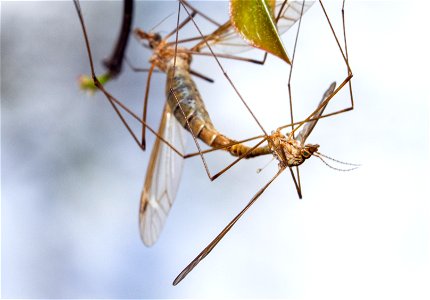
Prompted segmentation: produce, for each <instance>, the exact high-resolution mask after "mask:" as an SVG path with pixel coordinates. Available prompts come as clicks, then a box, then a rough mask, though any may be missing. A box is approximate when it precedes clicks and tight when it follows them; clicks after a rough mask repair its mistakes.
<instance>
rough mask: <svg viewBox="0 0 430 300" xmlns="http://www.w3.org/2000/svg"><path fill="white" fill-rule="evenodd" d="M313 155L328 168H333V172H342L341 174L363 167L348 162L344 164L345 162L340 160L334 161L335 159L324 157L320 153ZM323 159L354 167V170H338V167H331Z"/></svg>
mask: <svg viewBox="0 0 430 300" xmlns="http://www.w3.org/2000/svg"><path fill="white" fill-rule="evenodd" d="M312 155H314V156H316V157H318V158H319V159H320V160H321V161H322V162H323V163H324V164H325V165H326V166H327V167H329V168H331V169H333V170H336V171H341V172H348V171H352V170H355V169H357V168H358V167H360V166H361V165H359V164H353V163H348V162H343V161H340V160H337V159H334V158H332V157H330V156H327V155H324V154H322V153H320V152H314V153H313V154H312ZM323 157H324V158H327V159H329V160H331V161H334V162H337V163H339V164H342V165H347V166H353V167H352V168H349V169H340V168H336V167H333V166H332V165H330V164H329V163H328V162H326V161H325V160H324V159H323Z"/></svg>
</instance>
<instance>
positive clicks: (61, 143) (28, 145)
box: [1, 1, 430, 299]
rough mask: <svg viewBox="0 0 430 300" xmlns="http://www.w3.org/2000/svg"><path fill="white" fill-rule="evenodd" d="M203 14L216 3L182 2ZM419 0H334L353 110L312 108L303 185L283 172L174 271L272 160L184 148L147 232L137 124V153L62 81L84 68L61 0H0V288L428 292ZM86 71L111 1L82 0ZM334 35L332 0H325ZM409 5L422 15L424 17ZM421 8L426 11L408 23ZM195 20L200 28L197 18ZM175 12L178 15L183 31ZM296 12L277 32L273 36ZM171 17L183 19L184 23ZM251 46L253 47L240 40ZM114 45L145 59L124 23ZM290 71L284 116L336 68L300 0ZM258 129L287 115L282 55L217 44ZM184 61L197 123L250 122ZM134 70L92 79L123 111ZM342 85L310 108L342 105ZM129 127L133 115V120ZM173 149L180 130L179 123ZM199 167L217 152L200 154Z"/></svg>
mask: <svg viewBox="0 0 430 300" xmlns="http://www.w3.org/2000/svg"><path fill="white" fill-rule="evenodd" d="M193 4H195V5H196V6H197V7H199V8H201V9H202V11H205V12H207V13H208V14H210V15H211V16H212V17H214V18H215V19H216V20H217V21H219V22H223V21H225V20H226V19H227V17H228V15H227V11H228V3H227V2H225V1H224V2H221V1H218V2H205V3H195V2H193ZM428 8H429V7H428V4H427V3H426V2H424V1H422V2H420V1H403V2H402V1H347V3H346V10H345V13H346V25H347V28H346V29H347V35H348V50H349V56H350V65H351V68H352V71H353V73H354V78H353V81H352V82H353V92H354V100H355V109H354V110H353V111H352V112H348V113H344V114H341V115H338V116H335V117H331V118H328V119H324V120H322V121H320V122H319V123H318V125H317V126H316V129H315V130H314V132H313V133H312V135H311V136H310V138H309V139H308V142H310V143H318V144H320V145H321V147H320V151H321V152H322V153H324V154H327V155H329V156H331V157H334V158H336V159H339V160H342V161H347V162H352V163H361V164H362V166H361V167H360V168H359V169H357V170H354V171H351V172H337V171H334V170H332V169H330V168H328V167H326V166H325V165H324V164H322V163H321V161H319V160H317V159H315V158H313V159H310V160H309V161H307V162H306V163H305V164H304V165H303V167H301V172H300V175H301V179H302V189H303V199H302V200H299V199H298V197H297V194H296V192H295V189H294V186H293V182H292V180H291V177H290V175H289V174H288V173H289V172H284V174H283V175H282V176H280V177H279V178H278V179H277V180H276V181H275V182H274V183H273V184H272V186H270V187H269V189H268V190H267V191H266V192H265V193H264V194H263V195H262V196H261V199H259V201H257V203H255V205H254V206H253V207H252V208H251V209H250V210H249V211H248V212H247V213H246V214H245V215H244V216H243V218H242V219H241V220H240V221H239V222H238V223H237V224H236V226H235V227H234V228H233V229H232V231H231V232H230V233H229V234H228V235H227V236H226V237H225V238H224V240H223V241H222V242H220V244H219V245H218V246H217V247H216V248H215V250H214V251H213V252H212V253H211V255H209V256H208V257H207V258H206V259H205V261H203V262H202V263H201V264H200V265H199V266H198V267H197V268H196V269H195V270H194V271H193V272H192V273H191V274H190V275H189V276H188V277H187V278H186V279H185V280H184V281H183V282H182V283H180V284H179V285H178V286H176V287H173V286H172V285H171V282H172V281H173V279H174V278H175V277H176V275H177V274H178V273H179V272H180V271H181V270H182V268H183V267H185V266H186V265H187V264H188V263H189V262H190V261H191V260H192V259H193V258H194V257H195V256H196V255H197V254H198V253H199V252H200V251H201V250H202V249H203V248H204V247H205V246H206V245H207V244H208V243H209V242H210V241H211V240H212V238H214V237H215V236H216V234H218V232H219V231H221V229H222V228H224V226H225V225H226V224H227V223H228V222H229V221H230V220H231V219H232V218H233V217H234V216H235V215H236V214H237V213H238V212H239V211H240V209H242V207H244V206H245V205H246V203H247V202H248V201H249V199H250V198H251V197H252V196H253V195H254V194H255V192H256V191H257V190H258V189H259V188H260V187H261V186H263V185H264V184H265V183H266V182H267V181H268V180H269V178H271V176H273V174H274V173H275V172H276V170H277V164H276V162H271V163H270V165H269V166H268V167H267V168H265V169H264V171H263V172H261V173H260V174H257V173H256V170H257V169H258V168H261V167H263V166H264V165H265V164H267V163H268V162H269V161H270V158H268V157H263V158H258V159H252V160H247V161H243V162H241V163H239V164H238V165H237V166H235V167H234V168H232V169H231V170H230V171H229V172H227V173H226V174H225V175H223V176H221V177H220V178H219V179H217V180H216V181H214V182H210V181H209V180H208V178H207V177H206V173H205V171H204V168H203V165H202V162H201V160H199V159H198V158H193V159H187V160H186V161H185V167H184V172H183V176H182V180H181V184H180V187H179V191H178V194H177V197H176V202H175V205H174V206H173V208H172V210H171V213H170V215H169V218H168V220H167V222H166V225H165V228H164V230H163V232H162V234H161V236H160V239H159V241H158V242H157V243H156V244H155V245H154V246H153V247H151V248H146V247H145V246H144V245H143V243H142V242H141V240H140V237H139V232H138V222H137V220H138V218H137V217H138V207H139V197H140V192H141V188H142V185H143V180H144V176H145V170H146V165H147V163H148V157H149V154H150V149H151V145H152V143H153V141H154V138H153V136H151V135H150V134H148V135H149V136H148V141H149V142H148V151H146V152H142V151H140V149H139V148H138V147H137V146H136V144H135V143H134V141H133V140H132V139H131V137H130V136H129V135H128V133H127V131H126V130H125V129H124V127H123V126H122V124H121V123H120V121H119V119H118V118H117V117H116V115H115V114H114V112H113V110H112V108H111V107H110V105H109V104H108V102H107V101H106V99H105V98H104V97H103V96H102V95H101V94H100V93H96V94H95V95H93V96H90V95H87V94H86V93H84V92H82V91H81V90H79V88H78V85H77V78H78V76H79V75H81V74H88V73H89V71H90V69H89V63H88V57H87V54H86V50H85V46H84V40H83V36H82V31H81V28H80V25H79V23H78V18H77V15H76V12H75V9H74V6H73V3H72V2H65V1H56V2H52V1H49V2H43V1H35V2H1V293H2V297H4V298H181V297H184V298H185V297H282V298H287V299H326V298H327V299H328V298H330V299H345V298H347V299H363V298H367V299H369V298H370V299H372V298H391V299H397V298H403V299H404V298H410V299H428V298H429V297H430V291H429V288H428V282H429V281H430V257H429V253H430V247H429V242H430V224H429V223H430V221H429V220H430V218H429V217H430V205H429V202H428V199H429V195H430V193H429V186H428V172H429V166H430V164H429V158H430V157H429V153H430V152H429V100H430V99H429V98H430V97H429V91H428V84H427V80H426V79H427V77H428V74H427V73H428V70H429V67H430V66H429V59H428V53H430V52H429V50H430V49H429V45H428V41H427V40H426V38H425V36H427V35H426V34H425V30H424V28H428V25H429V24H428V21H427V20H428V17H427V15H426V12H427V11H428ZM82 10H83V12H84V17H85V21H86V23H87V29H88V33H89V37H90V41H91V46H92V50H93V56H94V61H95V64H96V67H97V72H98V73H101V72H102V71H103V67H102V66H101V60H102V59H103V58H106V57H107V56H108V55H109V54H110V52H111V49H112V47H113V43H114V41H115V40H116V36H117V33H118V30H119V25H120V22H121V12H122V3H121V2H119V1H110V2H102V1H100V2H86V1H85V2H83V3H82ZM327 10H328V13H329V15H330V17H331V19H332V21H333V25H334V27H335V30H336V32H337V34H338V35H339V36H340V37H341V34H342V32H341V19H340V16H341V3H340V1H330V3H327ZM176 12H177V3H176V2H173V1H160V2H150V1H139V2H138V5H137V7H136V11H135V19H134V27H140V28H143V29H146V30H149V29H150V28H152V27H154V26H155V25H157V24H158V23H159V22H160V21H161V20H162V19H163V18H165V17H167V16H169V15H170V14H172V15H171V16H170V17H169V18H168V19H167V20H166V21H165V22H163V23H162V24H161V25H159V26H157V28H156V30H157V31H159V32H160V33H161V34H162V35H163V34H166V33H168V32H169V31H170V30H171V29H172V28H173V27H174V24H175V21H176V20H175V18H176ZM426 21H427V22H426ZM426 24H427V25H426ZM199 25H200V26H201V27H202V30H205V32H210V31H211V30H213V29H214V28H213V27H211V25H210V24H208V23H207V22H204V20H201V19H199ZM193 30H194V29H193V28H192V26H190V27H189V28H187V29H185V31H184V32H187V31H188V32H189V34H190V35H193V34H194V35H196V34H195V30H194V31H193ZM296 30H297V27H296V26H295V27H293V28H292V29H291V30H290V31H291V32H292V33H293V34H289V33H287V34H285V35H284V36H283V38H284V39H285V45H286V47H287V50H288V51H289V53H291V52H292V50H291V49H292V45H293V41H294V38H295V32H296ZM184 34H185V33H184ZM244 55H245V56H247V57H253V58H261V52H259V51H258V50H253V51H249V52H246V53H244ZM127 56H128V57H129V58H130V60H131V61H132V62H133V64H134V65H135V66H139V67H147V66H148V63H147V61H148V58H149V56H150V53H149V51H148V50H147V49H144V48H142V46H140V45H139V44H138V43H137V42H136V41H135V40H132V41H131V42H130V44H129V47H128V50H127ZM295 59H296V61H295V65H294V72H293V76H292V95H293V104H294V115H295V118H296V119H297V120H299V119H303V118H305V117H306V116H307V114H309V113H310V112H312V111H313V110H314V109H315V108H316V105H317V103H318V102H319V101H320V98H321V96H322V94H323V92H324V91H325V90H326V89H327V87H328V86H329V84H330V83H331V82H332V81H334V80H336V81H337V82H338V83H339V82H341V81H342V80H343V79H344V78H345V77H346V67H345V64H344V62H343V61H342V59H341V56H340V52H339V50H338V49H337V48H336V44H335V41H334V39H333V37H332V36H331V34H330V31H329V27H328V25H327V22H326V21H325V19H324V16H323V13H322V10H321V6H320V5H319V4H318V3H317V4H315V5H313V7H312V8H311V9H310V10H309V11H308V12H307V13H306V16H305V17H304V19H303V22H302V28H301V31H300V37H299V44H298V49H297V53H296V58H295ZM222 64H223V67H224V68H225V69H226V71H227V73H228V74H229V76H230V77H231V78H232V81H233V82H234V83H235V85H236V87H237V88H238V90H239V91H240V93H241V94H242V95H243V97H244V98H245V99H246V101H247V103H248V104H249V106H250V107H251V108H252V110H253V111H254V113H255V114H256V116H257V118H258V119H259V120H260V122H261V123H262V124H263V126H264V127H265V129H266V130H267V131H268V132H270V131H271V130H274V129H276V127H277V126H280V125H282V124H286V123H288V122H289V105H288V97H287V95H288V90H287V80H288V74H289V73H288V72H289V66H287V65H286V64H285V63H284V62H282V61H281V60H279V59H278V58H275V57H269V59H268V61H267V63H266V65H265V66H264V67H262V66H257V65H253V64H248V63H244V62H236V61H231V60H222ZM192 66H193V68H194V69H196V70H198V71H199V72H201V73H203V74H205V75H208V76H210V77H212V78H213V79H214V80H215V83H213V84H210V83H207V82H204V81H202V80H200V79H198V78H197V79H196V84H197V86H198V87H199V89H200V92H201V94H202V96H203V98H204V100H205V103H206V105H207V108H208V111H209V112H210V113H211V116H212V118H213V122H214V124H215V126H216V127H217V128H218V129H219V130H220V131H221V132H223V133H225V134H226V135H228V136H230V137H232V138H235V139H241V138H246V137H250V136H254V135H258V134H261V131H260V130H259V128H258V127H257V126H256V124H255V122H254V121H253V120H252V118H251V117H250V115H249V113H248V112H246V110H245V109H244V106H243V104H242V103H241V102H240V101H239V99H238V98H237V96H236V95H235V94H234V91H233V89H232V88H231V86H229V84H228V82H227V81H226V80H225V78H224V77H223V76H222V73H221V72H220V70H219V68H218V67H217V66H216V64H215V63H214V60H213V58H211V57H206V58H195V59H194V60H193V63H192ZM145 82H146V74H143V73H135V72H132V71H131V70H130V68H127V66H125V68H124V70H123V73H122V75H121V76H120V77H119V78H118V79H117V80H115V81H113V82H110V83H109V84H108V85H107V88H108V90H109V91H111V92H112V93H113V95H115V96H116V97H118V98H119V99H121V100H123V101H124V102H125V103H126V104H127V105H129V106H130V107H132V108H133V109H134V110H135V111H136V112H137V113H139V112H140V111H141V109H142V108H141V107H142V101H143V97H144V90H145ZM164 86H165V75H164V74H154V76H153V80H152V86H151V95H150V106H149V115H148V122H149V124H151V125H152V126H153V127H154V128H157V127H158V122H159V120H160V116H161V109H162V107H163V105H164V102H165V96H164ZM348 101H349V99H348V90H347V89H344V90H342V91H341V92H340V93H339V94H338V95H337V96H336V97H335V98H333V100H332V102H331V103H330V105H329V107H328V108H327V110H328V111H335V110H337V109H339V108H344V107H348V105H349V102H348ZM133 126H134V127H133V128H134V129H136V130H139V128H138V124H136V123H134V125H133ZM187 150H188V152H193V151H195V145H194V144H193V141H192V139H191V138H188V149H187ZM207 159H208V163H209V168H210V170H211V172H212V173H215V172H216V171H218V170H220V169H222V168H223V167H224V166H225V165H226V164H227V163H228V162H229V161H231V160H232V158H231V157H230V156H229V155H228V154H223V153H218V154H214V155H208V156H207Z"/></svg>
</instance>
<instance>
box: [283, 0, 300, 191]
mask: <svg viewBox="0 0 430 300" xmlns="http://www.w3.org/2000/svg"><path fill="white" fill-rule="evenodd" d="M284 4H285V2H284ZM304 7H305V2H303V3H302V10H301V12H300V14H301V16H303V10H304ZM281 11H282V9H281ZM278 17H279V16H278ZM301 25H302V17H300V18H299V23H298V26H297V33H296V38H295V40H294V48H293V55H292V58H291V67H290V73H289V75H288V99H289V104H290V124H293V125H292V126H291V129H292V131H293V132H294V113H293V96H292V92H291V78H292V74H293V67H294V59H295V57H296V49H297V42H298V40H299V33H300V27H301ZM293 135H294V134H293ZM295 169H296V174H297V181H296V178H295V176H294V171H293V169H292V168H290V172H291V176H292V177H293V181H294V184H295V187H296V190H297V194H298V196H299V198H300V199H301V198H302V192H301V182H300V173H299V167H298V166H296V167H295Z"/></svg>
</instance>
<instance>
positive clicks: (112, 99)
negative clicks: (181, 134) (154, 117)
mask: <svg viewBox="0 0 430 300" xmlns="http://www.w3.org/2000/svg"><path fill="white" fill-rule="evenodd" d="M73 3H74V4H75V8H76V12H77V14H78V17H79V20H80V24H81V27H82V32H83V34H84V40H85V45H86V49H87V54H88V59H89V62H90V69H91V76H92V78H93V80H94V84H95V85H96V87H97V88H98V89H99V90H100V91H101V92H102V93H103V94H104V95H105V96H106V98H107V100H108V101H109V103H110V104H111V105H112V107H113V109H114V110H115V112H116V114H117V115H118V116H119V118H120V119H121V122H122V123H123V124H124V126H125V127H126V128H127V130H128V132H129V133H130V134H131V136H132V137H133V139H134V140H135V142H136V143H137V145H138V146H139V148H141V149H142V147H141V144H140V142H139V139H138V138H137V136H136V135H135V133H134V132H133V130H132V129H131V128H130V126H129V125H128V123H127V121H126V120H125V118H124V116H123V115H122V113H121V111H120V110H119V108H118V107H117V105H118V106H119V107H121V108H122V109H123V110H124V111H126V112H127V113H128V114H129V115H131V116H132V117H133V118H134V119H136V120H137V121H139V122H140V123H141V124H143V125H144V126H145V127H146V128H148V130H149V131H151V132H152V133H153V134H154V135H156V136H157V137H158V138H159V139H161V140H162V141H163V142H164V143H166V145H168V146H169V147H171V148H172V150H173V151H175V152H176V153H177V154H178V155H180V156H182V157H183V156H184V155H183V154H182V153H181V152H180V151H178V150H177V149H176V148H175V147H174V146H173V145H172V144H170V143H169V142H168V141H166V140H165V139H164V138H163V137H162V136H160V135H158V133H157V132H156V131H155V130H154V129H152V128H151V127H150V126H149V125H148V124H146V123H145V122H144V121H143V120H141V119H140V118H139V117H138V116H137V115H136V114H135V113H133V112H132V111H131V110H130V109H128V108H127V106H125V105H124V104H123V103H121V102H120V101H119V100H117V99H116V98H115V97H113V96H112V95H111V94H110V93H109V92H108V91H106V89H105V88H104V87H103V85H102V84H101V83H100V81H99V80H98V79H97V77H96V74H95V71H94V62H93V57H92V54H91V47H90V43H89V39H88V35H87V31H86V27H85V21H84V18H83V16H82V11H81V7H80V4H79V0H74V1H73ZM142 150H143V149H142Z"/></svg>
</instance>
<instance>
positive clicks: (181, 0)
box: [179, 0, 268, 136]
mask: <svg viewBox="0 0 430 300" xmlns="http://www.w3.org/2000/svg"><path fill="white" fill-rule="evenodd" d="M179 2H180V3H182V2H183V0H179ZM184 9H185V11H186V12H187V14H188V15H189V16H190V13H189V11H188V10H187V8H186V7H185V6H184ZM191 21H192V22H193V23H194V25H195V27H196V29H197V31H198V32H199V34H200V35H201V37H202V38H203V39H204V40H205V43H206V45H207V47H208V49H209V50H210V52H211V53H212V55H213V57H214V59H215V60H216V62H217V64H218V66H219V68H220V69H221V71H222V72H223V74H224V77H225V78H226V79H227V80H228V82H229V83H230V85H231V86H232V87H233V89H234V91H235V92H236V94H237V96H238V97H239V99H240V100H241V101H242V103H243V105H245V107H246V109H247V110H248V112H249V113H250V114H251V116H252V117H253V118H254V120H255V122H256V123H257V125H258V126H259V127H260V129H261V131H262V132H263V133H264V134H265V135H266V136H268V134H267V132H266V130H264V128H263V126H262V125H261V124H260V122H259V121H258V119H257V117H256V116H255V114H254V113H253V112H252V110H251V108H250V107H249V106H248V104H247V103H246V101H245V99H244V98H243V97H242V95H241V94H240V93H239V91H238V90H237V88H236V86H235V85H234V83H233V81H232V80H231V79H230V77H229V76H228V74H227V73H226V71H225V70H224V68H223V67H222V65H221V63H220V62H219V60H218V58H217V56H216V55H215V53H214V52H213V51H212V48H211V46H210V45H209V43H208V42H207V41H206V39H205V38H204V35H203V33H202V32H201V30H200V28H199V27H198V26H197V24H196V22H195V21H194V19H193V18H191Z"/></svg>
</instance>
